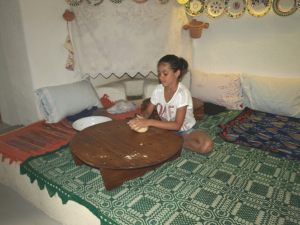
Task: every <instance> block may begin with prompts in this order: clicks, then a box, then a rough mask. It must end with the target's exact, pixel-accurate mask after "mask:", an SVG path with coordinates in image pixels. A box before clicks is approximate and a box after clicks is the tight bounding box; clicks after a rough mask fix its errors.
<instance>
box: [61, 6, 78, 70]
mask: <svg viewBox="0 0 300 225" xmlns="http://www.w3.org/2000/svg"><path fill="white" fill-rule="evenodd" d="M63 18H64V20H65V21H67V30H68V35H67V38H66V40H65V43H64V47H65V49H67V50H68V58H67V63H66V69H67V70H72V71H73V70H74V51H73V45H72V42H71V38H70V36H71V35H70V31H69V22H71V21H73V20H74V19H75V14H74V13H73V12H72V11H70V10H68V9H66V10H65V12H64V14H63Z"/></svg>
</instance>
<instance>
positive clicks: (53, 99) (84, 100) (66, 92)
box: [35, 80, 100, 123]
mask: <svg viewBox="0 0 300 225" xmlns="http://www.w3.org/2000/svg"><path fill="white" fill-rule="evenodd" d="M35 92H36V94H37V97H38V99H39V107H40V111H41V113H42V114H43V116H44V118H45V120H46V122H48V123H57V122H59V121H60V120H62V119H64V118H65V117H66V116H70V115H74V114H76V113H79V112H81V111H83V110H84V109H90V108H92V107H93V106H97V107H98V106H100V101H99V98H98V96H97V93H96V91H95V89H94V88H93V86H92V84H91V83H90V82H89V81H88V80H82V81H79V82H75V83H71V84H64V85H58V86H50V87H43V88H39V89H37V90H36V91H35Z"/></svg>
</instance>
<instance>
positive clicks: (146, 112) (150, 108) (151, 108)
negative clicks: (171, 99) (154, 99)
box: [141, 102, 155, 119]
mask: <svg viewBox="0 0 300 225" xmlns="http://www.w3.org/2000/svg"><path fill="white" fill-rule="evenodd" d="M154 109H155V105H153V104H152V103H151V102H149V104H148V105H147V108H146V109H145V110H144V111H143V112H142V113H141V116H142V117H143V118H145V119H148V118H149V117H150V116H151V114H152V112H153V111H154Z"/></svg>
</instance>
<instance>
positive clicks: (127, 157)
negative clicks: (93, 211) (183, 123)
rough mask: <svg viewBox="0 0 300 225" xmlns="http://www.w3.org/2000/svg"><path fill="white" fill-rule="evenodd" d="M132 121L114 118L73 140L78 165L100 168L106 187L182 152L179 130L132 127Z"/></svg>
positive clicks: (121, 181) (76, 136)
mask: <svg viewBox="0 0 300 225" xmlns="http://www.w3.org/2000/svg"><path fill="white" fill-rule="evenodd" d="M127 122H128V120H113V121H109V122H105V123H101V124H97V125H94V126H91V127H89V128H86V129H84V130H82V131H80V132H78V133H77V134H76V135H75V136H74V138H73V139H72V140H71V142H70V148H71V152H72V155H73V158H74V160H75V162H76V164H77V165H80V164H82V163H85V164H87V165H90V166H92V167H96V168H98V169H99V170H100V172H101V175H102V178H103V182H104V185H105V188H106V189H108V190H110V189H112V188H115V187H118V186H120V185H122V184H123V183H124V182H125V181H127V180H130V179H133V178H136V177H139V176H142V175H143V174H145V173H146V172H148V171H149V170H152V169H154V168H156V167H158V166H160V165H161V164H162V163H164V162H166V161H168V160H173V159H175V158H177V157H178V156H179V155H180V152H181V149H182V143H183V139H182V137H181V136H180V135H178V134H176V132H175V131H169V130H164V129H159V128H154V127H150V128H149V130H148V131H147V132H145V133H137V132H135V131H133V130H132V129H130V127H129V125H128V124H127Z"/></svg>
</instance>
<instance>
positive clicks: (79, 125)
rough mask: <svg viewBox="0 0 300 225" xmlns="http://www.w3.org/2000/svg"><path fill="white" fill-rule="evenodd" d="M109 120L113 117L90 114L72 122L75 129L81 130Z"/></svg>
mask: <svg viewBox="0 0 300 225" xmlns="http://www.w3.org/2000/svg"><path fill="white" fill-rule="evenodd" d="M108 121H111V118H109V117H106V116H88V117H83V118H81V119H78V120H76V121H75V122H74V123H73V124H72V127H73V128H74V129H75V130H78V131H81V130H83V129H85V128H88V127H90V126H93V125H96V124H99V123H104V122H108Z"/></svg>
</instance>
